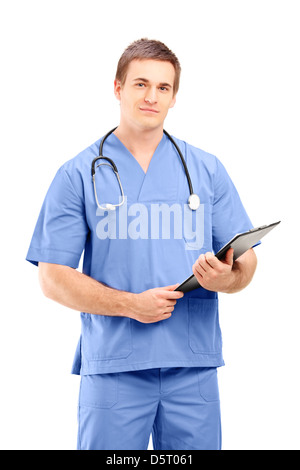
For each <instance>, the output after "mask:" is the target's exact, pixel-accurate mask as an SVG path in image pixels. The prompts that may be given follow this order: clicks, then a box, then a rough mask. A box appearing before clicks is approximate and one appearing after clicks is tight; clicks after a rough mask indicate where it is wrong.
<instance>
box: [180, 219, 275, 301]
mask: <svg viewBox="0 0 300 470" xmlns="http://www.w3.org/2000/svg"><path fill="white" fill-rule="evenodd" d="M280 222H281V221H279V222H275V223H273V224H270V225H263V226H262V227H256V228H253V229H251V230H249V231H248V232H244V233H238V234H237V235H235V237H233V238H232V239H231V240H230V241H229V242H228V243H226V245H224V246H223V248H221V249H220V250H219V251H218V253H216V255H215V256H216V257H217V258H218V259H219V260H222V259H224V258H225V255H226V253H227V251H228V250H229V248H233V249H234V253H233V260H234V261H235V260H236V259H238V258H239V257H240V256H241V255H242V254H243V253H245V252H246V251H247V250H249V249H250V248H252V247H254V246H255V245H257V244H258V243H259V242H260V240H261V239H262V238H263V237H264V236H265V235H267V234H268V233H269V232H270V231H271V230H273V228H275V227H276V226H277V225H278V224H280ZM199 287H201V286H200V284H199V282H198V281H197V279H196V277H195V276H194V274H192V275H191V276H190V277H189V278H187V279H186V280H185V281H183V282H182V283H181V284H180V286H178V287H177V288H176V289H175V291H176V290H178V291H180V292H184V293H186V292H189V291H191V290H194V289H199Z"/></svg>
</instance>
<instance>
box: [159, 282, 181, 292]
mask: <svg viewBox="0 0 300 470" xmlns="http://www.w3.org/2000/svg"><path fill="white" fill-rule="evenodd" d="M178 286H180V284H179V283H178V284H174V285H172V286H165V287H159V289H162V290H169V291H172V290H175V289H176V287H178Z"/></svg>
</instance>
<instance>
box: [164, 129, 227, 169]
mask: <svg viewBox="0 0 300 470" xmlns="http://www.w3.org/2000/svg"><path fill="white" fill-rule="evenodd" d="M173 139H174V140H175V142H176V144H177V145H178V147H179V148H180V150H181V152H182V154H183V156H184V158H185V160H186V162H187V164H188V165H192V166H194V167H195V168H197V167H201V168H202V169H203V168H206V170H207V171H208V172H209V173H210V174H215V173H216V172H217V171H218V167H219V165H222V164H221V162H220V160H219V159H218V158H217V157H216V156H215V155H213V154H212V153H209V152H207V151H205V150H203V149H201V148H198V147H195V146H194V145H191V144H189V143H188V142H186V141H184V140H180V139H178V138H176V137H173Z"/></svg>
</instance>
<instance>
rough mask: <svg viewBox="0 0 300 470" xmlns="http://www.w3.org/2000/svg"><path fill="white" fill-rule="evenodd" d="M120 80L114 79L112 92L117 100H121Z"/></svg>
mask: <svg viewBox="0 0 300 470" xmlns="http://www.w3.org/2000/svg"><path fill="white" fill-rule="evenodd" d="M121 88H122V86H121V82H120V80H115V81H114V92H115V97H116V98H117V100H119V101H121Z"/></svg>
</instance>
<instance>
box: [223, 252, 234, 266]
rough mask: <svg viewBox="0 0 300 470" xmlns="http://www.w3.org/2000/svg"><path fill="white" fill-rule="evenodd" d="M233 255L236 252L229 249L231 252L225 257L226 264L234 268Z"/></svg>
mask: <svg viewBox="0 0 300 470" xmlns="http://www.w3.org/2000/svg"><path fill="white" fill-rule="evenodd" d="M233 253H234V250H233V248H229V250H228V251H227V253H226V256H225V260H224V261H225V263H226V264H228V265H229V266H232V265H233Z"/></svg>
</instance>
